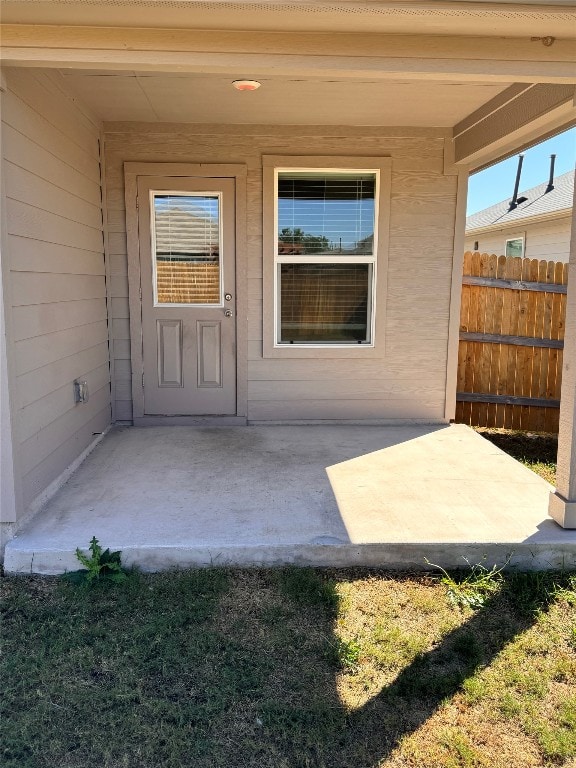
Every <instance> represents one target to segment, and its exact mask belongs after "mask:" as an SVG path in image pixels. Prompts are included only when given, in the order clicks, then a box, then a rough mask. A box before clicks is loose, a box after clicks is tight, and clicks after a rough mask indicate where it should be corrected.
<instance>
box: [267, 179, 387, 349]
mask: <svg viewBox="0 0 576 768" xmlns="http://www.w3.org/2000/svg"><path fill="white" fill-rule="evenodd" d="M378 183H379V175H378V171H377V170H335V169H334V170H332V169H328V170H324V169H314V170H304V169H277V170H276V172H275V185H276V211H275V228H276V236H275V241H276V251H275V307H276V313H275V314H276V318H275V320H276V340H275V344H276V346H278V347H284V346H321V347H327V346H328V347H329V346H358V345H365V346H372V345H373V343H374V307H375V295H374V294H375V284H376V283H375V273H376V261H377V253H376V245H375V244H376V243H377V242H378V238H377V233H376V222H377V221H378V210H377V208H378V204H377V201H378Z"/></svg>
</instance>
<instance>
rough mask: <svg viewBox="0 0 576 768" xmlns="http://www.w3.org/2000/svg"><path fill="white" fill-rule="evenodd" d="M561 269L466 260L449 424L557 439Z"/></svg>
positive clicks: (469, 256) (508, 260) (549, 264)
mask: <svg viewBox="0 0 576 768" xmlns="http://www.w3.org/2000/svg"><path fill="white" fill-rule="evenodd" d="M567 281H568V265H567V264H564V263H562V262H554V261H538V260H537V259H521V258H518V257H506V256H495V255H488V254H486V253H483V254H480V253H469V252H468V253H466V254H465V255H464V274H463V278H462V309H461V313H460V346H459V354H458V381H457V395H456V400H457V404H456V421H458V422H460V423H464V424H470V425H473V426H480V427H505V428H507V429H525V430H532V431H541V432H557V431H558V416H559V408H560V385H561V375H562V350H563V347H564V322H565V314H566V284H567Z"/></svg>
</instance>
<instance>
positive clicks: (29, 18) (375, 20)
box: [2, 0, 576, 38]
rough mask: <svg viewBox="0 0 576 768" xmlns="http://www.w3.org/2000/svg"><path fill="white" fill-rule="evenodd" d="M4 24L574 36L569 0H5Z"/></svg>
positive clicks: (575, 20) (573, 17)
mask: <svg viewBox="0 0 576 768" xmlns="http://www.w3.org/2000/svg"><path fill="white" fill-rule="evenodd" d="M2 20H3V22H4V23H7V24H62V25H89V26H134V25H135V23H137V25H138V26H139V27H156V26H162V27H173V28H194V29H237V30H255V31H282V32H315V31H323V32H331V31H333V32H379V33H392V34H413V33H414V32H415V31H417V32H418V33H419V34H430V35H446V34H449V35H450V34H453V35H478V36H484V35H486V36H490V35H495V36H508V37H523V36H527V37H530V36H532V35H539V36H553V37H563V38H566V37H576V17H575V15H574V3H573V0H556V2H554V3H549V2H546V0H544V1H543V0H540V1H539V2H533V1H532V0H528V2H526V1H525V2H523V3H520V4H519V3H511V2H509V1H506V0H504V2H502V1H501V2H495V1H493V0H488V2H483V3H476V2H466V1H465V0H460V1H454V0H453V1H452V2H438V1H435V0H429V1H428V2H419V1H418V0H416V1H414V0H404V1H403V2H380V0H364V2H361V1H357V0H333V1H332V2H329V1H324V0H303V1H301V2H282V0H267V1H266V2H245V1H243V0H236V2H230V1H228V0H212V1H211V2H204V1H203V0H2Z"/></svg>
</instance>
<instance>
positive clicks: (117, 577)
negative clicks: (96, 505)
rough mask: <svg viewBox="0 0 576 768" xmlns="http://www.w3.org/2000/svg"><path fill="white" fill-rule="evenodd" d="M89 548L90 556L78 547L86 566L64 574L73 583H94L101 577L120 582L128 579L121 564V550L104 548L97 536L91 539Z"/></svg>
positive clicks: (79, 554) (78, 554) (77, 554)
mask: <svg viewBox="0 0 576 768" xmlns="http://www.w3.org/2000/svg"><path fill="white" fill-rule="evenodd" d="M88 550H89V552H90V556H88V555H87V554H85V553H84V552H82V550H81V549H80V548H79V547H77V548H76V557H77V558H78V560H79V561H80V563H81V564H82V565H83V566H84V568H81V569H80V570H78V571H70V572H68V573H66V574H64V578H65V579H66V581H70V582H72V583H73V584H92V583H93V582H94V581H97V580H99V579H105V580H107V581H112V582H115V583H116V584H120V583H122V582H123V581H125V580H126V578H127V576H126V573H125V571H124V570H123V569H122V565H121V554H122V553H121V552H110V549H105V550H103V549H102V547H101V546H100V543H99V542H98V539H97V538H96V536H92V538H91V539H90V546H89V547H88Z"/></svg>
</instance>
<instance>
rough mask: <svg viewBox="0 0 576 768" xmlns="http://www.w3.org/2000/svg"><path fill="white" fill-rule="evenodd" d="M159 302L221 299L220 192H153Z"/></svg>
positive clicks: (212, 301)
mask: <svg viewBox="0 0 576 768" xmlns="http://www.w3.org/2000/svg"><path fill="white" fill-rule="evenodd" d="M152 203H153V216H152V222H153V227H152V245H153V248H152V258H153V267H154V292H155V296H154V299H155V303H156V304H202V305H212V304H220V303H221V289H220V282H221V281H220V250H221V248H220V198H219V195H218V194H214V195H206V194H200V195H198V194H194V193H187V192H182V193H177V192H173V193H172V192H171V193H159V192H153V193H152Z"/></svg>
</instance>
